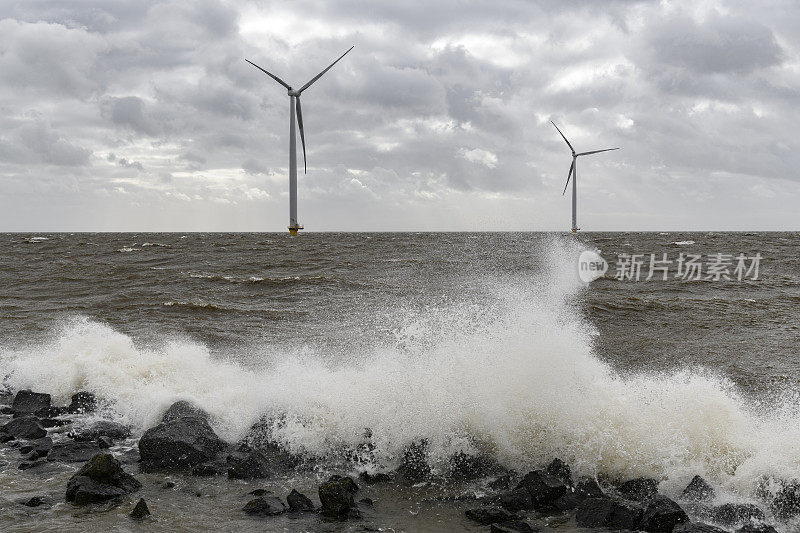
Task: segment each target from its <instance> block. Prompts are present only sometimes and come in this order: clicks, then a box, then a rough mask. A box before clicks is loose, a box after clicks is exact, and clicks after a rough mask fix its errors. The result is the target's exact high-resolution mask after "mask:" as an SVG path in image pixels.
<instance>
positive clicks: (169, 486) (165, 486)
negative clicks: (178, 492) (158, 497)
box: [161, 481, 175, 490]
mask: <svg viewBox="0 0 800 533" xmlns="http://www.w3.org/2000/svg"><path fill="white" fill-rule="evenodd" d="M161 488H162V489H164V490H167V489H174V488H175V482H174V481H165V482H164V483H162V484H161Z"/></svg>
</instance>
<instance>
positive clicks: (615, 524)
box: [575, 498, 643, 529]
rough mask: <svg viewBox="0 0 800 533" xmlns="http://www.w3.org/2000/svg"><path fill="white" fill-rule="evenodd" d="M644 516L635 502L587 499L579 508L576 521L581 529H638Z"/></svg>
mask: <svg viewBox="0 0 800 533" xmlns="http://www.w3.org/2000/svg"><path fill="white" fill-rule="evenodd" d="M642 514H643V509H642V507H641V506H640V505H639V504H637V503H634V502H627V501H621V500H614V499H611V498H587V499H586V500H584V501H583V502H581V504H580V505H579V506H578V508H577V511H576V513H575V520H576V522H577V524H578V525H579V526H580V527H589V528H600V527H609V528H614V529H637V525H638V524H639V522H640V521H641V518H642Z"/></svg>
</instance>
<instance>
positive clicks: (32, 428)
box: [1, 394, 47, 439]
mask: <svg viewBox="0 0 800 533" xmlns="http://www.w3.org/2000/svg"><path fill="white" fill-rule="evenodd" d="M17 396H19V394H17ZM1 429H2V432H3V433H5V434H7V435H9V436H11V437H14V438H15V439H40V438H42V437H45V436H47V431H45V429H44V428H43V427H42V425H41V424H40V423H39V419H38V418H36V417H35V416H23V417H20V418H14V419H12V420H10V421H8V422H7V423H6V424H5V425H4V426H3V427H2V428H1Z"/></svg>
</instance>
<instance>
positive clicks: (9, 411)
mask: <svg viewBox="0 0 800 533" xmlns="http://www.w3.org/2000/svg"><path fill="white" fill-rule="evenodd" d="M0 414H4V415H13V414H14V409H12V408H11V406H10V405H4V406H3V407H0Z"/></svg>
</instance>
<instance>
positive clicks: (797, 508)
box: [770, 482, 800, 520]
mask: <svg viewBox="0 0 800 533" xmlns="http://www.w3.org/2000/svg"><path fill="white" fill-rule="evenodd" d="M770 509H771V510H772V512H773V513H774V514H775V516H776V517H778V518H780V519H781V520H786V519H788V518H791V517H793V516H795V515H797V514H800V483H797V482H794V483H787V484H784V485H783V486H782V487H781V489H780V490H779V491H778V492H777V493H776V494H775V497H774V498H773V500H772V502H771V503H770Z"/></svg>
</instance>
